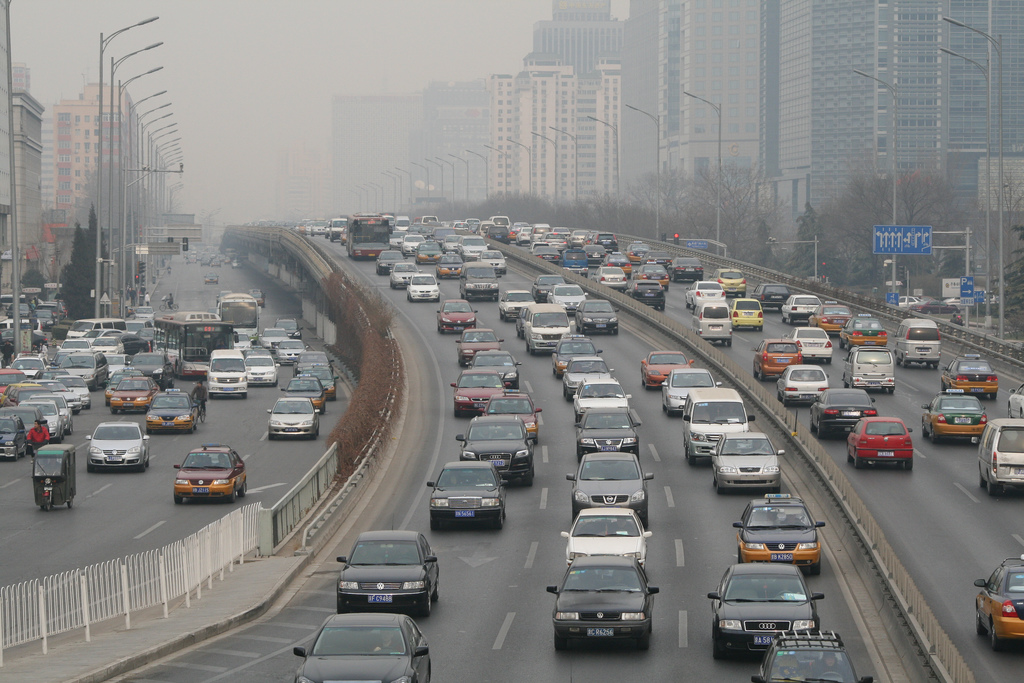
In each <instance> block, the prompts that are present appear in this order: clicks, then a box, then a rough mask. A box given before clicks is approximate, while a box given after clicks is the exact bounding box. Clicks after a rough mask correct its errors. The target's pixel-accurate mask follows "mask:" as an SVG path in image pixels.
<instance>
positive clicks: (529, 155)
mask: <svg viewBox="0 0 1024 683" xmlns="http://www.w3.org/2000/svg"><path fill="white" fill-rule="evenodd" d="M505 141H506V142H511V143H512V144H513V145H519V146H520V147H522V148H523V149H525V150H526V172H527V175H526V177H527V178H528V179H529V183H528V184H529V187H530V190H529V194H533V148H531V147H530V146H529V145H524V144H523V143H521V142H519V141H518V140H513V139H512V138H505Z"/></svg>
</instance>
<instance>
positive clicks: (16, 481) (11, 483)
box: [0, 479, 21, 489]
mask: <svg viewBox="0 0 1024 683" xmlns="http://www.w3.org/2000/svg"><path fill="white" fill-rule="evenodd" d="M19 481H21V479H12V480H10V481H9V482H7V483H6V484H4V485H3V486H0V489H5V488H7V487H8V486H13V485H14V484H17V483H18V482H19Z"/></svg>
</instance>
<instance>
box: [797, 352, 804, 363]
mask: <svg viewBox="0 0 1024 683" xmlns="http://www.w3.org/2000/svg"><path fill="white" fill-rule="evenodd" d="M796 362H797V363H803V362H804V356H803V354H802V353H797V354H796Z"/></svg>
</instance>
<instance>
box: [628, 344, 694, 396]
mask: <svg viewBox="0 0 1024 683" xmlns="http://www.w3.org/2000/svg"><path fill="white" fill-rule="evenodd" d="M691 363H693V361H691V360H689V359H688V358H687V357H686V354H684V353H683V352H682V351H651V352H650V353H649V354H647V357H646V358H644V359H643V360H642V361H640V381H641V382H642V383H643V385H644V389H650V388H652V387H660V386H661V385H662V383H664V381H665V380H666V379H668V373H670V372H672V370H674V369H675V368H688V367H690V364H691Z"/></svg>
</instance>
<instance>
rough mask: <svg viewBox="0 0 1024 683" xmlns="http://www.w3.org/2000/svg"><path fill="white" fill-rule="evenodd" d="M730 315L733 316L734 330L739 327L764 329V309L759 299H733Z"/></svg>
mask: <svg viewBox="0 0 1024 683" xmlns="http://www.w3.org/2000/svg"><path fill="white" fill-rule="evenodd" d="M729 317H730V318H732V328H733V329H734V330H735V329H736V328H738V327H749V328H751V329H755V330H763V329H764V310H763V309H762V308H761V302H760V301H758V300H757V299H746V298H740V299H733V300H732V309H731V310H730V313H729Z"/></svg>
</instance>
